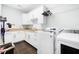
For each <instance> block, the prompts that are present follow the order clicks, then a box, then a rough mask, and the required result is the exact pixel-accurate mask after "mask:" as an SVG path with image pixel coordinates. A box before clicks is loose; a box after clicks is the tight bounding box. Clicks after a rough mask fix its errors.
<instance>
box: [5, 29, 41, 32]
mask: <svg viewBox="0 0 79 59" xmlns="http://www.w3.org/2000/svg"><path fill="white" fill-rule="evenodd" d="M14 31H30V32H35V31H42V30H41V29H35V28H33V29H23V28H11V29H7V30H6V32H14Z"/></svg>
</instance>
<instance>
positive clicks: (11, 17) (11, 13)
mask: <svg viewBox="0 0 79 59" xmlns="http://www.w3.org/2000/svg"><path fill="white" fill-rule="evenodd" d="M2 16H4V17H7V22H10V23H12V24H15V25H17V26H18V25H21V24H22V12H21V11H19V10H17V9H14V8H11V7H8V6H5V5H2Z"/></svg>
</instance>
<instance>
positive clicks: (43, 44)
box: [37, 32, 53, 54]
mask: <svg viewBox="0 0 79 59" xmlns="http://www.w3.org/2000/svg"><path fill="white" fill-rule="evenodd" d="M37 38H38V40H39V45H38V54H52V53H53V38H50V33H49V32H38V34H37Z"/></svg>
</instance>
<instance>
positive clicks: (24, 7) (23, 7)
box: [4, 4, 40, 13]
mask: <svg viewBox="0 0 79 59" xmlns="http://www.w3.org/2000/svg"><path fill="white" fill-rule="evenodd" d="M4 5H5V6H8V7H12V8H16V9H18V10H20V11H22V12H25V13H28V12H30V11H31V10H33V9H35V8H36V7H38V6H39V5H40V4H4Z"/></svg>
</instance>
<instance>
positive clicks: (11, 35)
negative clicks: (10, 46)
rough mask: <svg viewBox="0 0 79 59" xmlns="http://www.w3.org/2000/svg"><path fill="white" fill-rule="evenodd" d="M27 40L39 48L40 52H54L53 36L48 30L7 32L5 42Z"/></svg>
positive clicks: (38, 51)
mask: <svg viewBox="0 0 79 59" xmlns="http://www.w3.org/2000/svg"><path fill="white" fill-rule="evenodd" d="M21 40H25V41H27V42H28V43H30V44H31V45H32V46H34V47H36V48H37V53H38V54H52V53H53V38H51V37H50V33H48V32H27V31H15V32H6V33H5V42H6V43H8V42H18V41H21Z"/></svg>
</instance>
